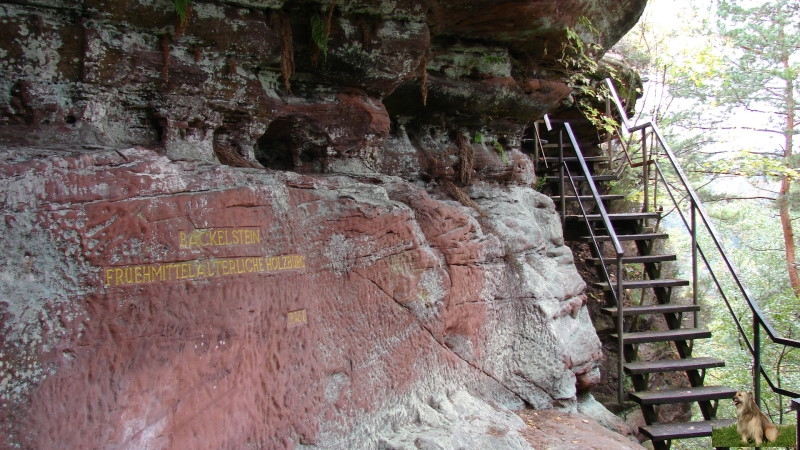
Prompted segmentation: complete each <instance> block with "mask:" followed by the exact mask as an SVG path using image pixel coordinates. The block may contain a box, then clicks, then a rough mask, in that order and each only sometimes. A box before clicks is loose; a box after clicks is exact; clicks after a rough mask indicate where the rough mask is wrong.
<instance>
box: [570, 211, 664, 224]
mask: <svg viewBox="0 0 800 450" xmlns="http://www.w3.org/2000/svg"><path fill="white" fill-rule="evenodd" d="M585 217H586V220H588V221H589V222H597V221H600V220H603V216H602V215H600V214H587V215H586V216H585ZM659 217H661V213H657V212H643V213H641V212H640V213H613V214H609V215H608V218H609V219H611V220H612V221H615V220H642V219H658V218H659ZM566 219H567V220H584V216H582V215H567V216H566Z"/></svg>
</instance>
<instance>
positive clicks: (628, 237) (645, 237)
mask: <svg viewBox="0 0 800 450" xmlns="http://www.w3.org/2000/svg"><path fill="white" fill-rule="evenodd" d="M668 238H669V234H667V233H641V234H618V235H617V239H619V240H620V241H651V240H653V239H668ZM579 239H581V240H584V241H590V240H592V237H591V236H581V237H580V238H579ZM595 239H597V241H598V242H606V241H610V240H611V236H607V235H595Z"/></svg>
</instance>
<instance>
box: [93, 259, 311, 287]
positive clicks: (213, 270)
mask: <svg viewBox="0 0 800 450" xmlns="http://www.w3.org/2000/svg"><path fill="white" fill-rule="evenodd" d="M305 267H306V257H305V256H303V255H281V256H252V257H244V258H225V259H198V260H192V261H182V262H174V263H156V264H142V265H131V266H120V267H107V268H106V269H105V283H106V286H123V285H131V284H146V283H162V282H169V281H178V280H186V279H201V278H212V277H221V276H229V275H240V274H248V273H265V272H272V271H278V270H292V269H304V268H305Z"/></svg>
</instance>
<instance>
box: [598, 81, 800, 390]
mask: <svg viewBox="0 0 800 450" xmlns="http://www.w3.org/2000/svg"><path fill="white" fill-rule="evenodd" d="M606 85H607V86H608V89H609V91H610V100H611V102H612V103H613V104H614V105H615V106H616V109H617V111H618V113H619V116H620V123H621V125H622V128H623V130H624V131H626V132H627V133H628V134H631V133H634V132H637V131H642V133H646V132H647V131H648V129H649V130H650V132H651V133H652V136H653V145H654V146H656V147H658V148H657V150H658V151H657V152H656V151H651V152H650V153H651V155H653V154H660V155H663V156H664V157H665V158H666V160H667V161H668V162H669V165H670V166H671V169H672V171H673V173H674V175H675V177H676V178H677V183H675V184H676V185H677V188H680V189H682V191H683V196H684V197H685V198H688V200H689V202H690V208H691V212H690V215H691V218H690V219H687V218H686V217H685V216H684V215H683V213H682V212H681V217H682V219H683V222H684V225H685V226H686V227H687V229H688V231H689V232H690V233H691V234H692V241H693V246H695V245H696V236H697V234H696V233H697V227H696V222H697V219H699V222H700V224H702V226H703V228H704V229H705V231H706V233H707V235H708V236H709V238H710V241H711V243H712V244H713V245H712V249H711V250H712V252H714V253H715V254H716V256H717V257H718V258H719V259H720V260H721V261H722V263H723V264H724V267H725V268H726V269H727V273H728V274H729V275H730V278H731V279H732V280H733V283H734V284H735V286H736V289H737V291H738V293H739V294H740V295H741V297H742V298H743V299H744V301H745V302H746V304H747V306H748V307H749V309H750V311H751V312H752V314H753V335H752V338H753V339H752V342H751V341H750V337H749V336H748V335H747V333H746V332H745V331H744V327H743V326H742V324H741V323H740V321H739V319H738V318H737V317H736V315H735V314H734V313H733V310H732V308H731V305H730V303H729V301H728V299H727V296H726V294H725V292H724V290H723V289H722V287H721V285H720V283H719V282H718V280H717V275H716V274H715V273H714V269H713V267H712V265H711V264H710V263H709V262H708V259H707V258H706V254H705V253H703V252H702V250H701V249H699V248H698V249H697V250H698V252H699V254H700V256H701V258H702V259H703V261H704V262H705V266H706V269H707V270H708V272H709V273H710V275H711V277H712V279H713V280H714V282H715V284H716V286H717V288H718V290H720V294H721V296H722V298H723V300H725V302H726V304H727V306H728V310H729V312H730V313H731V316H732V317H733V320H734V321H735V322H736V326H737V329H738V331H739V334H740V335H741V336H742V338H743V339H744V340H745V342H747V346H748V349H749V350H750V352H751V354H752V356H753V359H754V374H753V383H754V390H755V391H756V396H757V397H759V390H760V388H759V386H760V377H761V376H763V377H764V379H765V380H766V381H767V382H768V384H769V385H770V388H771V389H772V391H773V392H776V393H778V394H780V395H786V396H791V397H800V395H799V394H797V393H794V392H791V391H788V390H786V389H782V388H780V387H778V386H775V385H774V384H773V383H772V381H771V379H770V378H769V376H768V375H767V373H766V372H765V370H764V368H763V367H762V366H761V363H760V356H761V355H760V351H761V350H760V338H759V332H760V331H759V330H760V328H763V329H764V331H766V333H767V336H768V337H769V339H770V340H771V341H772V342H774V343H776V344H780V345H784V346H789V347H793V348H800V341H798V340H796V339H791V338H787V337H785V336H782V335H781V334H780V333H779V332H778V331H777V330H776V329H775V327H774V326H773V325H772V323H771V322H770V320H769V318H768V317H766V315H764V313H763V311H762V310H761V308H760V307H759V305H758V303H757V302H756V301H755V300H754V299H753V298H752V296H751V295H750V292H749V291H748V289H747V288H746V286H745V285H744V283H743V281H742V278H741V277H740V275H739V272H738V270H737V269H736V267H735V266H734V264H733V262H732V261H731V259H730V257H729V256H728V254H727V253H726V252H725V250H724V248H723V246H722V239H721V238H720V235H719V233H718V232H717V230H716V228H715V226H714V224H713V223H712V222H711V220H710V219H709V215H708V213H707V212H706V210H705V207H704V206H703V203H702V202H701V201H700V198H699V197H698V195H697V192H695V190H694V188H693V187H692V185H691V183H690V182H689V180H688V178H687V177H686V174H685V173H684V172H683V169H682V168H681V165H680V164H679V162H678V160H677V158H676V156H675V154H674V152H673V151H672V149H671V148H670V146H669V145H668V144H667V142H666V140H665V139H664V136H663V135H662V133H661V131H660V129H659V128H658V125H657V124H655V123H653V122H652V121H650V122H645V123H641V124H636V125H633V124H631V123H630V122H629V121H628V117H627V114H626V113H625V108H624V107H623V105H622V103H621V102H620V100H619V96H618V95H617V92H616V89H615V88H614V84H613V83H612V82H611V80H610V79H606ZM642 142H643V143H644V142H646V138H645V136H644V134H643V137H642ZM648 165H649V161H647V162H644V163H643V167H645V168H646V167H648ZM654 167H655V170H656V172H657V174H658V176H660V177H661V178H662V180H661V181H662V182H663V185H664V187H665V189H667V190H670V189H673V188H671V187H670V183H666V180H665V179H663V177H664V175H663V172H662V171H661V169H660V166H659V165H658V162H657V161H655V162H654ZM645 170H646V169H645ZM647 183H648V180H647V177H645V184H647ZM645 195H647V194H645ZM670 196H671V197H672V199H673V202H675V203H676V205H675V206H676V208H677V207H678V205H677V202H678V200H676V199H675V197H674V195H673V194H672V192H670ZM677 209H678V211H679V212H680V209H679V208H677ZM692 269H693V272H694V273H695V274H696V273H697V272H696V270H697V269H696V266H695V267H693V268H692ZM695 277H696V275H695ZM694 282H695V287H694V291H695V292H696V291H697V287H696V286H697V285H696V282H697V280H696V279H695V280H694Z"/></svg>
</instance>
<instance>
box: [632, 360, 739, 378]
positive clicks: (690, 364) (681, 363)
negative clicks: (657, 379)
mask: <svg viewBox="0 0 800 450" xmlns="http://www.w3.org/2000/svg"><path fill="white" fill-rule="evenodd" d="M724 366H725V361H722V360H721V359H717V358H709V357H706V356H703V357H699V358H684V359H662V360H659V361H635V362H630V363H627V364H625V366H624V367H625V373H628V374H631V375H642V374H645V373H661V372H679V371H686V370H703V369H712V368H714V367H724Z"/></svg>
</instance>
